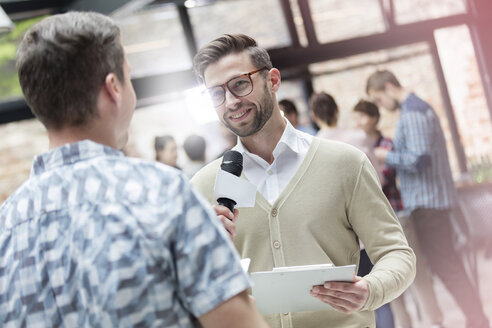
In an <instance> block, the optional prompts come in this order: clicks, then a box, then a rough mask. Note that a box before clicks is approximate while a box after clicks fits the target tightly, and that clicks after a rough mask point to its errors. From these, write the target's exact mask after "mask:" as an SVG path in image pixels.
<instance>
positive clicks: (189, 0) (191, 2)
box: [184, 0, 196, 8]
mask: <svg viewBox="0 0 492 328" xmlns="http://www.w3.org/2000/svg"><path fill="white" fill-rule="evenodd" d="M184 5H185V7H186V8H193V7H195V6H196V1H195V0H186V1H185V3H184Z"/></svg>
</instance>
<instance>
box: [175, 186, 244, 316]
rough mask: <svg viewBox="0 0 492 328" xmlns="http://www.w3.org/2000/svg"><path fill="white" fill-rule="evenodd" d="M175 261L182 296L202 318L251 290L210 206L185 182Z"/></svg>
mask: <svg viewBox="0 0 492 328" xmlns="http://www.w3.org/2000/svg"><path fill="white" fill-rule="evenodd" d="M183 184H184V185H183V204H182V206H183V212H182V215H181V216H180V218H179V219H178V220H177V229H176V235H175V238H174V249H173V252H174V259H175V263H176V275H177V280H178V284H179V286H178V293H179V296H180V299H181V300H182V301H183V303H184V304H185V306H186V307H187V308H188V309H189V310H190V312H191V313H193V315H194V316H196V317H199V316H201V315H203V314H205V313H207V312H208V311H210V310H212V309H213V308H215V307H217V306H218V305H220V304H221V303H223V302H225V301H227V300H228V299H230V298H232V297H233V296H235V295H237V294H239V293H240V292H242V291H244V290H246V289H247V288H249V287H250V283H249V280H248V277H247V274H246V273H245V272H244V271H243V269H242V268H241V265H240V259H239V255H238V254H237V252H236V250H235V248H234V245H233V244H232V242H231V241H230V239H229V237H228V235H227V233H226V232H225V229H224V227H223V226H222V224H221V223H220V221H219V220H218V219H217V216H216V214H215V212H213V210H212V209H211V207H210V205H209V204H208V203H207V202H206V201H205V199H203V198H202V196H200V195H199V194H198V193H196V192H195V191H194V189H193V187H191V185H190V184H189V183H188V182H184V181H183Z"/></svg>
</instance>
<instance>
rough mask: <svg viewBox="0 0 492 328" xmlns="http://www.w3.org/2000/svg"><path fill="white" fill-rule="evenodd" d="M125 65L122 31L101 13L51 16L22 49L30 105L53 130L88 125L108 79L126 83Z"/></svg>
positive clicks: (21, 66) (19, 58)
mask: <svg viewBox="0 0 492 328" xmlns="http://www.w3.org/2000/svg"><path fill="white" fill-rule="evenodd" d="M123 64H124V52H123V46H122V45H121V42H120V30H119V28H118V27H117V26H116V24H115V23H114V22H113V21H112V20H111V19H110V18H109V17H106V16H104V15H101V14H97V13H88V12H69V13H66V14H60V15H54V16H51V17H49V18H46V19H44V20H42V21H41V22H39V23H37V24H35V25H34V26H32V27H31V28H30V29H29V30H28V31H27V32H26V34H25V35H24V37H23V39H22V41H21V43H20V45H19V48H18V51H17V70H18V73H19V82H20V85H21V87H22V91H23V93H24V96H25V99H26V102H27V103H28V105H29V107H30V108H31V110H32V111H33V113H34V115H36V117H37V118H38V119H39V120H40V121H41V122H42V123H43V124H44V125H45V126H46V127H47V128H48V129H60V128H62V127H64V126H81V125H85V124H87V123H89V122H90V120H91V119H92V118H94V117H95V115H97V112H96V106H97V97H98V94H99V90H100V88H101V85H102V84H103V83H104V79H105V77H106V75H107V74H109V73H115V74H116V76H117V77H118V79H119V80H120V81H121V82H122V83H123V82H124V75H123Z"/></svg>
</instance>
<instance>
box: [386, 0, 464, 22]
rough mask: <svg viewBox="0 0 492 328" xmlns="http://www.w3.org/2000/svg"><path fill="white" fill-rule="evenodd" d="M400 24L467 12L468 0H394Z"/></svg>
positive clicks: (396, 18)
mask: <svg viewBox="0 0 492 328" xmlns="http://www.w3.org/2000/svg"><path fill="white" fill-rule="evenodd" d="M392 1H393V4H394V9H395V20H396V22H397V23H398V24H407V23H413V22H419V21H423V20H427V19H432V18H439V17H445V16H450V15H455V14H462V13H465V12H466V0H437V1H436V0H411V1H410V0H392Z"/></svg>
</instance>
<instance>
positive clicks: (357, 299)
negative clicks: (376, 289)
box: [312, 286, 366, 306]
mask: <svg viewBox="0 0 492 328" xmlns="http://www.w3.org/2000/svg"><path fill="white" fill-rule="evenodd" d="M312 293H313V294H314V295H319V296H321V297H323V296H326V297H333V298H336V299H341V300H345V301H348V302H350V303H351V304H354V305H355V306H362V305H363V303H364V301H365V299H366V293H365V292H364V291H361V292H359V293H354V292H346V291H341V290H332V289H326V288H324V287H322V286H315V287H313V289H312Z"/></svg>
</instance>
